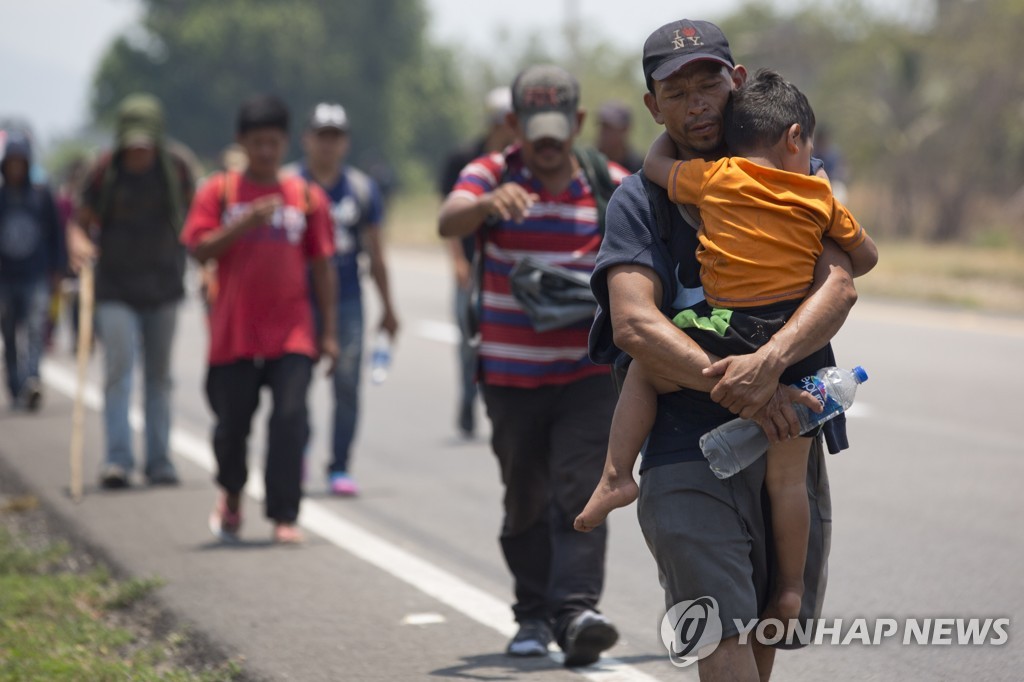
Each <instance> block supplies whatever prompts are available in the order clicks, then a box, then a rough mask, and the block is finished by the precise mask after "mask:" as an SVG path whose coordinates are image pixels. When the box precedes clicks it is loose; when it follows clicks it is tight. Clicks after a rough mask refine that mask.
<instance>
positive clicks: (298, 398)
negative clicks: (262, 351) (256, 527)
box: [206, 355, 313, 523]
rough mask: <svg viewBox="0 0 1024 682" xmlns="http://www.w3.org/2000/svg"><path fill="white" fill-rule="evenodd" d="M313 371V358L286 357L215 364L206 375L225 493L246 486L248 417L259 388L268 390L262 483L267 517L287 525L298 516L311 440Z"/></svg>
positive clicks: (219, 475) (219, 480) (219, 479)
mask: <svg viewBox="0 0 1024 682" xmlns="http://www.w3.org/2000/svg"><path fill="white" fill-rule="evenodd" d="M312 370H313V360H312V359H311V358H308V357H306V356H305V355H285V356H283V357H280V358H276V359H274V360H239V361H237V362H233V363H231V364H228V365H214V366H212V367H210V369H209V372H208V373H207V375H206V396H207V399H208V400H209V401H210V408H211V409H212V410H213V413H214V415H215V416H216V417H217V423H216V425H215V426H214V430H213V452H214V454H215V455H216V456H217V483H218V484H219V485H220V486H221V487H222V488H224V490H226V491H227V492H229V493H240V492H242V489H243V488H244V487H245V481H246V479H247V478H248V475H249V470H248V466H247V464H246V459H247V458H246V455H247V454H248V453H247V447H246V441H247V440H248V438H249V430H250V428H251V426H252V416H253V414H254V413H255V412H256V408H257V407H258V406H259V401H260V389H261V388H262V387H263V386H267V387H268V388H270V395H271V399H272V400H273V408H272V411H271V413H270V425H269V428H268V430H267V461H266V470H265V472H264V483H265V486H266V513H267V518H270V519H273V520H275V521H280V522H285V523H291V522H294V521H295V520H296V519H297V518H298V516H299V501H300V499H301V498H302V454H303V452H304V450H305V449H306V442H307V441H308V440H309V413H308V410H307V407H306V392H307V390H308V389H309V381H310V376H311V374H312Z"/></svg>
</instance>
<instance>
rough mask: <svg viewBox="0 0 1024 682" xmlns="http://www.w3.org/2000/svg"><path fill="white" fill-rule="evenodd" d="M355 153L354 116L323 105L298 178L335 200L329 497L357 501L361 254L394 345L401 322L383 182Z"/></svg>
mask: <svg viewBox="0 0 1024 682" xmlns="http://www.w3.org/2000/svg"><path fill="white" fill-rule="evenodd" d="M351 146H352V139H351V135H350V126H349V120H348V114H347V113H346V111H345V109H344V107H342V106H341V105H340V104H337V103H335V102H321V103H319V104H317V105H316V106H315V107H314V108H313V111H312V113H311V115H310V117H309V122H308V125H307V126H306V131H305V134H304V135H303V137H302V148H303V151H304V153H305V155H304V159H303V162H302V164H301V165H300V167H299V169H298V171H299V174H300V175H301V176H302V177H303V178H304V179H305V180H307V181H308V182H311V183H314V184H316V185H318V186H319V187H320V188H321V189H323V191H324V192H325V193H326V194H327V198H328V199H329V201H330V216H331V221H332V223H333V232H334V247H335V253H334V256H333V260H332V262H333V265H334V269H335V273H336V274H335V276H336V279H337V285H338V290H337V296H336V300H337V313H336V315H337V343H338V347H339V348H340V349H341V351H340V352H341V355H340V357H339V358H338V363H337V365H336V366H335V369H334V374H333V376H332V382H333V388H334V415H333V430H332V434H331V453H330V463H329V464H328V467H327V477H328V490H329V491H330V493H331V494H332V495H340V496H353V495H357V494H358V493H359V486H358V485H357V484H356V481H355V479H354V478H353V477H352V473H351V470H350V469H351V451H352V444H353V442H354V441H355V435H356V425H357V422H358V420H359V383H360V378H361V376H362V364H363V337H364V335H365V331H364V329H365V324H364V314H363V295H362V283H361V277H360V274H361V273H360V266H361V260H362V258H361V255H362V254H364V253H365V254H366V260H367V261H368V264H369V270H370V278H371V279H373V282H374V284H375V285H376V288H377V293H378V295H379V298H380V304H381V308H382V311H381V317H380V320H379V322H378V323H377V325H376V329H377V330H378V331H379V332H382V333H384V334H387V336H388V337H389V339H390V341H391V342H394V339H395V335H396V334H397V333H398V317H397V315H396V313H395V306H394V303H393V302H392V299H391V285H390V280H389V277H388V267H387V261H386V260H385V257H384V240H383V235H382V228H381V226H382V225H383V222H384V204H383V201H382V199H381V193H380V189H379V188H378V186H377V183H376V182H375V181H374V180H373V179H372V178H371V177H370V176H369V175H367V174H366V173H363V172H362V171H361V170H359V169H358V168H354V167H353V166H352V165H350V164H348V163H347V159H348V155H349V151H350V149H351Z"/></svg>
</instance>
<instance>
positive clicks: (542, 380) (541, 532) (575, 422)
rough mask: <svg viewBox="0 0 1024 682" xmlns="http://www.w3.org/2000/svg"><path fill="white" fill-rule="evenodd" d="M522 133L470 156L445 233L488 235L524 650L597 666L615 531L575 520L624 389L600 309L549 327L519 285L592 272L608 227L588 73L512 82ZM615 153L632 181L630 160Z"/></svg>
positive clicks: (502, 457)
mask: <svg viewBox="0 0 1024 682" xmlns="http://www.w3.org/2000/svg"><path fill="white" fill-rule="evenodd" d="M512 109H513V111H512V113H510V114H509V123H510V124H511V125H512V127H513V128H514V129H515V131H516V139H517V143H516V144H514V145H512V146H511V147H509V148H508V149H506V150H505V152H504V153H501V152H498V153H493V154H490V155H487V156H482V157H480V158H478V159H475V160H474V161H472V162H471V163H470V164H469V165H467V166H466V167H465V168H464V169H463V171H462V173H461V174H460V176H459V179H458V181H457V182H456V184H455V186H454V188H453V189H452V191H451V193H450V194H449V195H448V197H447V198H446V199H445V202H444V204H443V205H442V207H441V214H440V233H441V235H442V236H443V237H463V236H466V235H470V234H474V233H478V232H479V230H480V228H481V227H482V226H483V225H484V224H485V223H487V225H488V227H487V230H486V231H485V232H484V234H483V237H482V238H480V239H479V240H478V248H482V249H483V253H484V257H485V259H484V274H483V286H482V291H483V297H482V298H483V305H482V311H481V316H480V334H481V345H480V366H479V372H480V383H481V386H482V392H483V396H484V402H485V403H486V405H487V415H488V417H489V418H490V420H491V424H492V428H493V435H492V439H491V444H492V447H493V448H494V453H495V455H497V458H498V463H499V467H500V469H501V476H502V482H503V483H504V485H505V498H504V506H505V519H504V523H503V526H502V530H501V547H502V551H503V552H504V555H505V560H506V562H507V563H508V566H509V569H510V571H511V572H512V576H513V579H514V581H515V598H516V603H515V604H514V605H513V607H512V610H513V612H514V614H515V617H516V621H517V622H518V623H519V632H518V633H517V634H516V636H515V637H514V638H513V639H512V641H511V642H510V643H509V646H508V650H507V651H508V653H509V654H510V655H513V656H537V655H544V654H546V653H547V646H548V644H549V643H550V641H551V639H552V638H554V639H555V640H556V641H557V642H558V644H559V646H560V647H561V648H562V650H563V651H564V652H565V654H566V656H565V664H566V665H567V666H570V667H573V666H580V665H588V664H590V663H593V662H594V661H596V660H597V659H598V657H599V655H600V653H601V651H603V650H605V649H607V648H609V647H611V646H612V645H613V644H614V643H615V641H616V639H617V638H618V633H617V631H616V629H615V627H614V626H613V625H612V624H611V623H610V622H609V621H608V620H607V619H606V618H605V617H604V616H603V615H601V614H600V613H598V612H597V602H598V599H599V597H600V594H601V589H602V586H603V583H604V558H605V546H606V543H607V531H606V529H604V528H603V527H602V528H600V529H598V530H597V531H595V532H594V533H589V534H583V533H576V532H575V531H574V530H573V528H572V521H573V518H574V516H575V514H576V513H577V512H579V511H580V510H582V509H583V506H584V504H585V503H586V501H587V499H588V498H589V496H590V493H591V492H592V491H593V489H594V486H595V485H596V483H597V481H598V479H599V478H600V476H601V469H602V467H603V464H604V456H605V451H606V450H607V445H608V427H609V423H610V420H611V415H612V411H613V410H614V408H615V399H616V396H615V390H614V387H613V385H612V382H611V379H610V378H609V376H608V370H607V368H606V367H603V366H599V365H595V364H593V363H592V362H591V361H590V359H589V358H588V356H587V334H588V331H589V328H590V320H584V321H582V322H580V323H577V324H572V325H569V326H566V327H563V328H561V329H555V330H552V331H545V332H537V331H535V330H534V328H533V327H532V326H531V324H530V320H529V318H528V317H527V315H526V314H525V313H524V311H523V308H522V307H521V306H520V305H519V303H518V301H517V300H516V299H515V297H514V296H513V295H512V293H511V288H510V285H509V272H510V271H511V269H512V267H513V265H514V264H515V263H516V261H517V260H518V259H520V258H523V257H525V256H531V257H533V258H534V259H538V260H541V261H543V262H545V263H549V264H554V265H559V266H562V267H565V268H568V269H570V270H574V271H578V272H582V273H586V274H587V275H588V276H589V274H590V273H591V272H592V271H593V269H594V263H595V259H596V256H597V251H598V248H599V247H600V245H601V237H602V234H601V229H600V225H599V221H598V208H597V206H598V203H597V201H596V198H595V194H594V191H593V190H592V188H591V186H590V183H589V182H588V181H587V178H586V175H585V174H584V173H583V171H582V170H581V167H580V164H579V162H578V160H577V157H576V155H575V154H574V153H573V147H572V145H573V141H574V140H575V139H576V137H577V135H578V134H579V130H580V125H581V124H582V122H583V116H584V114H583V112H582V111H581V110H580V109H579V83H578V82H577V81H576V79H575V78H574V77H573V76H572V75H571V74H569V73H567V72H566V71H564V70H563V69H560V68H558V67H555V66H550V65H538V66H532V67H529V68H527V69H525V70H524V71H523V72H521V73H520V74H519V75H518V76H517V77H516V79H515V81H514V82H513V84H512ZM603 162H604V163H608V166H609V174H610V175H611V177H612V179H613V180H614V181H615V182H616V183H618V181H620V180H621V179H622V177H624V176H625V175H626V171H625V170H624V169H623V168H621V167H620V166H617V165H615V164H612V163H609V162H607V161H603Z"/></svg>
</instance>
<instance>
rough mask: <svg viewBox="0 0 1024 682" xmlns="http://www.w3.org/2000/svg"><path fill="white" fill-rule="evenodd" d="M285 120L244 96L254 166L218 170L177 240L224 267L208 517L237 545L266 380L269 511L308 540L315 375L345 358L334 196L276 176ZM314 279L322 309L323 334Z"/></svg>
mask: <svg viewBox="0 0 1024 682" xmlns="http://www.w3.org/2000/svg"><path fill="white" fill-rule="evenodd" d="M288 123H289V112H288V108H287V107H286V106H285V104H284V103H283V102H282V101H281V100H280V99H278V98H277V97H275V96H273V95H256V96H254V97H251V98H250V99H248V100H246V101H245V102H244V103H242V105H241V107H240V108H239V111H238V119H237V122H236V133H237V142H238V143H239V144H240V145H241V146H242V147H243V148H244V149H245V152H246V156H247V158H248V164H247V166H246V169H245V171H244V172H237V171H226V172H224V173H219V174H217V175H215V176H213V177H212V178H210V180H208V181H207V182H206V183H205V184H204V185H203V186H202V187H201V188H200V190H199V192H198V193H197V194H196V199H195V201H194V202H193V203H192V207H191V209H190V210H189V214H188V219H187V221H186V223H185V229H184V231H183V232H182V235H181V241H182V243H183V244H185V245H186V246H187V247H188V250H189V252H190V253H191V254H192V255H193V256H194V257H195V258H196V260H198V261H199V262H200V264H203V265H205V264H206V263H208V262H209V261H211V260H215V261H216V263H217V270H216V277H217V291H218V294H217V296H216V297H215V298H214V299H213V300H212V302H211V306H210V311H209V329H210V350H209V370H208V372H207V376H206V397H207V400H208V401H209V404H210V408H211V409H212V410H213V413H214V417H215V419H216V425H215V427H214V431H213V451H214V454H215V455H216V458H217V475H216V481H217V484H218V486H219V487H220V493H219V495H218V497H217V501H216V503H215V505H214V508H213V511H212V512H211V514H210V519H209V523H210V530H211V531H212V532H213V533H214V535H216V536H217V537H219V538H220V539H222V540H224V541H236V540H237V539H238V538H239V532H240V530H241V527H242V492H243V490H244V488H245V484H246V480H247V478H248V464H247V460H248V445H247V441H248V436H249V430H250V428H251V425H252V418H253V415H254V414H255V412H256V409H257V408H258V407H259V401H260V390H261V389H262V388H263V387H264V386H266V387H268V388H269V389H270V393H271V399H272V401H273V408H272V410H271V413H270V421H269V426H268V429H267V446H266V447H267V453H266V467H265V470H264V488H265V491H266V502H265V513H266V516H267V518H269V519H270V520H271V521H272V523H273V526H274V527H273V540H274V541H275V542H279V543H284V544H296V543H299V542H301V541H302V540H303V537H302V533H301V531H300V530H299V529H298V527H297V525H296V524H297V521H298V517H299V506H300V503H301V499H302V460H303V455H304V452H305V449H306V444H307V441H308V439H309V410H308V405H307V393H308V390H309V382H310V379H311V376H312V371H313V366H314V364H315V362H316V360H317V359H318V358H321V357H322V358H324V359H325V360H326V361H327V363H328V371H332V370H333V368H334V362H335V361H336V359H337V357H338V348H337V342H336V340H335V330H334V312H335V301H334V294H335V286H336V285H335V282H334V271H333V269H332V268H331V267H330V259H331V257H332V255H333V253H334V243H333V239H332V235H331V226H330V218H329V217H328V213H327V207H328V202H327V198H326V197H325V196H324V194H323V192H321V191H320V189H319V188H318V187H316V186H314V185H311V184H310V183H307V182H305V181H304V180H303V179H302V178H300V177H297V176H294V175H293V176H282V174H281V173H280V169H281V162H282V160H283V159H284V155H285V152H286V150H287V147H288ZM307 271H308V273H309V275H310V276H307ZM309 281H312V286H313V292H314V295H315V300H316V303H317V305H318V307H319V314H320V319H321V330H322V331H321V333H320V334H319V336H318V335H317V333H316V330H315V328H314V324H313V309H312V305H311V300H312V297H311V296H310V291H309V288H310V287H309Z"/></svg>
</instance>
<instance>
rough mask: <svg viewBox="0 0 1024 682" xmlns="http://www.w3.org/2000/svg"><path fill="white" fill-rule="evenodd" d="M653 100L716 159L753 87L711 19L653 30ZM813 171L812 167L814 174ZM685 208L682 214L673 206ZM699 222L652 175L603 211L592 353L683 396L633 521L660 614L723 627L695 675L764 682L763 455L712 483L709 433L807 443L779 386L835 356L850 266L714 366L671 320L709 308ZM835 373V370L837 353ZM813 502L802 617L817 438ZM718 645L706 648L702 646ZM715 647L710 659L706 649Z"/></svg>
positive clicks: (817, 501) (653, 442)
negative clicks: (797, 370) (741, 95)
mask: <svg viewBox="0 0 1024 682" xmlns="http://www.w3.org/2000/svg"><path fill="white" fill-rule="evenodd" d="M642 63H643V70H644V75H645V77H646V81H647V88H648V91H647V92H646V93H645V94H644V102H645V104H646V106H647V108H648V110H649V111H650V113H651V115H652V117H653V118H654V120H655V121H656V122H657V123H659V124H660V125H663V126H665V131H666V133H667V135H668V136H669V137H670V138H671V140H672V142H673V143H674V146H675V151H676V157H677V158H679V159H681V160H689V159H705V160H708V161H711V160H715V159H719V158H722V157H723V156H725V155H727V154H728V150H727V149H726V147H725V145H724V144H723V134H724V131H725V125H724V118H723V115H724V112H725V110H726V105H727V103H728V102H729V98H730V96H731V93H732V92H733V91H734V90H735V89H737V88H739V87H740V86H742V85H743V84H744V83H745V82H746V79H747V72H746V69H745V68H744V67H743V66H742V65H739V64H736V63H735V62H734V60H733V56H732V51H731V49H730V47H729V43H728V41H727V40H726V38H725V35H724V34H723V33H722V31H721V29H719V28H718V27H717V26H715V25H714V24H711V23H709V22H705V21H690V20H688V19H682V20H679V21H674V22H671V23H669V24H666V25H664V26H662V27H660V28H659V29H657V30H656V31H654V32H653V33H652V34H651V35H650V36H649V37H648V39H647V41H646V43H645V44H644V49H643V62H642ZM818 168H820V163H814V162H813V161H812V163H811V168H808V171H813V172H817V170H818ZM677 209H678V210H677ZM700 220H701V219H700V214H699V213H698V212H697V210H696V207H693V206H679V207H677V206H675V205H673V204H671V203H670V202H669V196H668V193H667V192H666V191H665V190H664V189H661V188H659V187H657V186H656V185H654V184H653V183H651V182H650V181H648V180H647V179H646V178H645V177H644V176H643V174H637V175H633V176H630V177H629V178H627V179H626V180H625V181H624V182H623V183H622V186H621V187H620V188H619V190H618V191H616V193H615V196H614V197H613V198H612V201H611V202H610V203H609V207H608V219H607V221H608V222H607V232H606V235H605V240H604V243H603V244H602V246H601V252H600V254H599V256H598V260H597V265H596V268H595V271H594V275H593V277H592V279H591V287H592V289H593V291H594V294H595V296H596V297H597V300H598V303H599V310H598V314H597V317H596V318H595V322H594V326H593V329H592V331H591V336H590V356H591V358H593V359H594V360H595V361H596V362H601V363H608V364H614V365H615V367H616V370H621V368H622V366H623V365H624V364H625V362H626V361H628V360H629V359H630V358H635V359H637V360H638V361H640V362H642V363H643V365H644V366H649V367H658V368H660V371H661V372H663V373H664V374H665V376H666V377H667V378H669V379H670V380H671V381H672V382H673V383H675V384H677V385H678V386H680V390H678V391H676V392H673V393H667V394H665V395H662V396H659V398H658V401H657V413H656V415H655V419H654V425H653V427H652V428H651V432H650V436H649V438H648V439H647V441H646V443H645V445H644V449H643V451H642V460H641V464H640V472H641V480H640V492H639V498H638V503H637V514H638V518H639V521H640V527H641V529H642V530H643V533H644V538H645V540H646V541H647V544H648V547H649V549H650V551H651V554H652V555H653V556H654V559H655V563H656V564H657V566H658V572H659V577H660V581H661V585H662V587H663V589H664V591H665V607H666V609H671V608H672V607H673V606H675V605H677V604H685V603H686V602H689V601H691V600H697V599H700V598H702V597H709V598H711V599H713V600H714V601H715V604H716V605H717V611H718V615H719V617H720V619H721V623H722V625H723V627H722V630H721V637H722V639H721V642H720V643H718V645H717V648H713V647H707V648H706V650H705V651H704V652H702V651H700V650H697V649H695V650H694V651H693V652H692V655H694V656H698V657H701V660H700V661H699V663H698V666H699V673H700V676H701V678H702V679H722V680H744V681H750V682H753V681H755V680H761V681H764V680H767V679H768V678H769V677H770V675H771V670H772V665H773V662H774V654H775V651H774V649H772V648H770V647H766V646H762V645H761V644H759V643H756V642H753V641H752V640H753V639H754V638H751V640H748V641H744V642H743V643H741V641H740V638H739V633H738V631H737V628H736V623H737V622H750V621H752V620H756V619H758V618H759V617H761V616H762V614H764V612H765V610H766V609H767V608H768V607H769V605H770V602H771V596H772V584H773V581H774V579H775V577H776V574H777V571H776V568H775V557H774V556H773V552H774V548H773V543H772V542H771V532H770V529H771V514H770V509H769V508H768V507H767V506H766V505H765V500H766V499H767V493H766V492H765V472H766V466H765V458H763V457H762V458H760V459H759V460H758V461H757V462H755V463H754V464H752V465H750V466H749V467H747V468H746V469H744V470H743V471H741V472H739V473H738V474H736V475H735V476H732V477H730V478H729V479H727V480H724V481H723V480H719V479H718V478H716V477H715V476H714V474H713V473H712V472H711V470H710V468H709V467H708V465H707V462H706V460H705V459H704V457H703V454H702V452H701V449H700V446H699V439H700V437H701V435H703V434H704V433H706V432H707V431H710V430H711V429H713V428H715V427H716V426H719V425H720V424H723V423H725V422H726V421H728V420H730V419H732V418H733V416H734V415H735V414H739V415H740V416H742V417H745V418H754V419H757V420H758V422H759V423H760V424H761V425H762V426H763V427H764V428H765V431H766V433H767V434H768V436H769V438H770V439H771V441H772V442H777V441H780V440H782V439H786V438H790V437H792V438H795V437H797V436H798V435H799V430H800V429H799V423H798V422H797V419H796V414H795V412H794V411H793V409H792V405H791V404H792V402H793V401H794V400H798V399H802V398H805V397H806V395H805V394H804V393H803V392H801V391H799V390H798V389H796V388H794V387H791V386H787V385H785V384H783V383H780V377H781V376H782V373H783V371H784V370H785V369H786V368H787V367H788V366H790V365H792V364H793V363H795V362H797V361H799V360H800V359H801V358H804V357H806V356H808V355H810V354H811V353H813V352H815V351H817V350H818V349H820V348H822V347H824V346H826V345H827V344H828V342H829V339H830V338H831V337H832V336H833V335H834V334H835V333H836V332H837V331H838V330H839V328H840V327H841V326H842V324H843V322H844V321H845V319H846V316H847V314H848V313H849V311H850V309H851V307H852V306H853V304H854V302H855V301H856V291H855V289H854V288H853V283H852V275H851V272H852V267H851V262H850V258H849V257H848V256H846V255H845V254H844V253H843V252H842V251H841V249H840V248H839V247H838V246H837V245H836V244H835V243H834V242H832V241H831V240H830V239H825V240H823V243H822V248H823V250H822V252H821V255H820V256H818V258H817V261H816V265H815V268H814V281H813V283H812V285H811V289H810V291H809V293H808V295H807V297H806V298H805V300H804V301H803V302H802V303H801V304H800V305H799V306H798V307H797V309H796V311H795V312H793V314H792V315H791V317H790V318H789V320H788V321H787V322H786V324H785V325H784V326H783V327H782V328H781V329H780V330H779V331H778V332H776V333H775V334H774V335H773V336H772V338H771V339H770V340H769V342H768V343H766V344H765V345H763V346H761V347H760V348H759V349H757V350H756V351H754V352H752V353H750V354H747V355H733V356H729V357H726V358H722V359H719V358H717V357H716V356H714V355H712V354H711V353H709V352H708V351H705V350H703V349H702V348H701V347H700V346H699V345H698V344H697V342H696V341H694V340H693V338H692V337H690V336H689V335H687V334H681V333H679V328H678V327H676V326H675V325H674V324H673V323H672V320H671V319H670V317H669V315H668V313H670V312H671V311H678V310H683V309H689V308H692V307H694V306H697V305H703V303H704V301H705V292H704V290H703V289H702V287H701V278H700V264H699V263H698V260H697V256H696V252H697V244H698V241H697V228H698V226H699V225H700ZM828 354H829V359H828V361H827V362H828V364H833V365H834V364H835V362H834V356H832V353H831V349H829V350H828ZM844 424H845V421H844V420H842V419H840V418H839V417H837V418H836V419H833V420H831V421H830V422H828V423H826V425H825V427H824V434H825V439H826V441H827V442H828V445H829V449H830V450H832V451H833V452H835V451H838V450H839V449H842V448H843V447H845V445H846V443H845V429H844ZM806 481H807V491H808V496H809V498H810V508H809V513H810V517H809V528H810V530H809V533H808V546H807V556H806V561H805V564H804V571H803V578H804V592H803V600H802V604H801V610H800V619H801V620H802V621H810V619H814V618H817V617H818V614H819V613H820V610H821V604H822V600H823V598H824V590H825V578H826V575H827V560H828V550H829V544H830V536H831V521H832V519H831V503H830V497H829V486H828V477H827V474H826V472H825V465H824V454H823V449H822V443H821V440H820V439H814V441H813V443H812V444H811V452H810V457H809V461H808V466H807V471H806ZM705 643H709V642H697V645H698V646H700V645H702V644H705ZM711 649H713V652H712V653H710V654H708V653H706V651H710V650H711Z"/></svg>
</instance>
